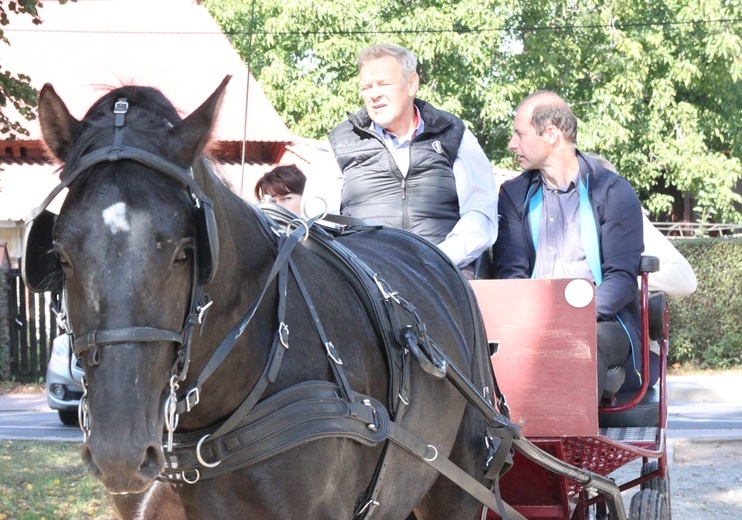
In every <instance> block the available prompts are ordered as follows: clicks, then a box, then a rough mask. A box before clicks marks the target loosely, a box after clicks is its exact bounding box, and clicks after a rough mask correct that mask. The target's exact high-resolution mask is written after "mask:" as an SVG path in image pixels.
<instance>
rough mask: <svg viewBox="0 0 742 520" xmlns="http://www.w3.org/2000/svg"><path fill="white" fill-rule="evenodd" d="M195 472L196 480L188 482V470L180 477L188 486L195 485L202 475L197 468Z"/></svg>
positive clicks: (194, 469)
mask: <svg viewBox="0 0 742 520" xmlns="http://www.w3.org/2000/svg"><path fill="white" fill-rule="evenodd" d="M207 437H208V435H207ZM219 462H221V461H219ZM193 471H195V472H196V478H194V479H193V480H188V477H186V470H183V472H182V473H181V474H180V477H181V478H182V479H183V482H185V483H186V484H195V483H196V482H198V481H199V480H200V479H201V473H200V472H199V471H198V470H197V469H196V468H193Z"/></svg>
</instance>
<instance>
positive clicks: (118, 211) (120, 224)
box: [103, 202, 131, 235]
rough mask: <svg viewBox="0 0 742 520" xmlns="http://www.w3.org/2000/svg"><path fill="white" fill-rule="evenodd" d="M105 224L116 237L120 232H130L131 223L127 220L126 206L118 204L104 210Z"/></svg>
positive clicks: (121, 203)
mask: <svg viewBox="0 0 742 520" xmlns="http://www.w3.org/2000/svg"><path fill="white" fill-rule="evenodd" d="M103 222H105V223H106V226H108V229H110V230H111V233H113V234H114V235H115V234H116V233H118V232H119V231H129V230H130V229H131V227H130V226H129V221H128V220H127V219H126V204H125V203H123V202H117V203H116V204H113V205H112V206H109V207H108V208H106V209H104V210H103Z"/></svg>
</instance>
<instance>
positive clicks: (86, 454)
mask: <svg viewBox="0 0 742 520" xmlns="http://www.w3.org/2000/svg"><path fill="white" fill-rule="evenodd" d="M82 462H83V464H84V465H85V468H86V469H87V470H88V473H90V474H91V475H93V476H94V477H99V476H100V474H101V471H100V468H98V466H97V465H96V464H95V462H94V461H93V454H92V453H91V452H90V448H88V445H87V444H85V445H83V447H82Z"/></svg>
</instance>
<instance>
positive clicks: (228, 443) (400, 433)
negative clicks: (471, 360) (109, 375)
mask: <svg viewBox="0 0 742 520" xmlns="http://www.w3.org/2000/svg"><path fill="white" fill-rule="evenodd" d="M264 209H265V210H266V211H267V212H269V213H270V216H271V217H273V218H272V219H271V218H268V217H267V216H265V215H261V214H259V215H258V216H259V219H258V220H259V221H260V222H261V223H262V225H264V226H267V227H268V228H269V229H270V230H271V232H273V233H274V234H276V235H277V236H278V237H279V238H278V254H277V257H276V261H275V262H274V265H273V268H272V269H271V272H270V274H269V275H268V278H267V280H266V282H265V283H264V289H263V291H262V293H261V294H260V296H259V297H258V298H257V299H256V300H255V301H254V302H253V304H252V305H251V306H250V309H248V311H247V312H246V313H245V314H244V315H243V318H242V319H241V320H240V321H239V322H238V323H237V324H236V325H235V327H234V328H233V329H232V331H231V332H230V333H229V334H228V335H227V338H225V340H224V342H223V343H222V345H220V346H219V348H217V350H216V352H215V354H214V355H213V357H212V358H211V360H210V361H209V362H208V363H207V366H206V368H205V369H204V370H203V371H202V373H201V375H199V376H198V377H197V378H196V380H195V381H194V383H193V384H192V385H191V387H190V388H189V389H187V390H186V391H185V392H183V394H182V395H181V397H180V398H179V400H178V410H179V411H180V410H183V411H185V410H186V409H188V408H189V407H190V406H192V405H193V404H194V403H189V396H193V395H198V389H199V388H200V385H201V384H203V382H204V381H205V380H206V378H208V376H209V375H210V374H211V373H212V372H213V369H215V368H216V367H217V366H218V365H219V363H220V362H221V360H223V359H224V358H225V357H226V355H227V353H228V352H229V351H230V350H231V348H232V346H233V345H234V344H235V343H236V340H237V338H238V337H239V334H241V331H243V330H244V329H245V327H246V326H247V323H248V322H249V321H250V319H251V318H252V316H253V315H254V312H255V310H256V309H257V307H258V305H259V304H260V301H261V300H262V297H263V295H264V294H265V291H266V289H267V287H268V286H269V284H270V283H271V281H272V280H273V279H274V277H275V276H278V292H279V298H278V302H279V303H278V323H279V330H278V331H277V332H276V335H275V339H274V342H273V345H272V347H271V353H270V354H269V359H268V361H267V363H266V366H265V368H264V370H263V373H262V374H261V377H260V378H259V380H258V382H257V383H256V384H255V386H254V387H253V389H252V390H251V392H250V393H249V395H248V396H247V398H246V399H245V400H244V401H243V403H242V404H241V405H240V406H239V407H238V408H237V409H236V410H235V411H234V412H233V413H232V414H231V416H230V417H229V418H228V419H227V420H226V421H224V422H222V423H220V424H217V425H213V426H212V427H210V428H206V429H204V430H201V431H196V432H189V433H175V435H174V442H173V446H172V450H171V451H168V452H167V453H166V459H167V462H166V467H165V470H164V472H163V476H164V477H165V478H167V479H168V480H170V481H172V482H187V483H194V482H196V481H198V480H200V479H208V478H213V477H216V476H219V475H223V474H225V473H227V472H229V471H233V470H235V469H239V468H243V467H246V466H248V465H250V464H254V463H256V462H260V461H262V460H266V459H268V458H270V457H273V456H275V455H278V454H279V453H282V452H283V451H285V450H288V449H290V448H294V447H297V446H300V445H302V444H304V443H307V442H309V441H313V440H317V439H320V438H327V437H345V438H350V439H353V440H356V441H358V442H360V443H362V444H365V445H368V446H376V445H379V444H380V443H382V442H385V441H386V442H393V443H395V444H397V445H399V446H401V447H402V448H404V449H405V450H407V451H409V452H410V453H412V454H413V455H415V456H417V457H418V458H420V459H421V460H423V461H425V462H426V463H428V464H430V465H431V466H432V467H434V468H435V469H436V470H438V471H439V472H441V473H443V474H444V475H446V476H447V477H448V478H450V479H451V480H453V481H454V482H455V483H456V484H458V485H459V486H461V487H462V488H463V489H465V490H466V491H467V492H469V493H470V494H472V495H473V496H474V497H475V498H477V499H478V500H480V502H482V503H483V504H485V505H486V506H487V507H490V508H496V509H497V510H499V511H501V512H502V513H503V514H509V515H510V517H511V518H512V517H516V518H517V517H518V514H517V513H516V512H515V511H514V510H511V509H510V508H509V507H508V506H507V505H506V504H504V503H503V502H502V501H501V500H500V498H499V493H496V494H494V495H493V494H492V492H491V491H490V490H489V489H487V488H486V487H485V486H483V485H482V484H480V483H479V482H478V481H477V480H475V479H474V478H472V477H471V476H469V475H468V474H466V473H465V472H463V471H462V470H461V469H459V468H458V467H457V466H455V465H454V464H453V463H452V462H450V460H448V459H447V458H446V457H444V456H443V455H442V454H440V453H438V452H437V449H436V448H435V447H434V446H430V445H428V444H427V443H425V442H424V441H423V440H421V439H420V438H418V437H417V436H416V435H414V434H413V433H411V432H409V431H408V430H406V429H405V428H403V427H402V426H400V421H401V418H402V416H403V414H404V411H405V409H406V406H407V404H408V396H409V371H408V369H409V363H410V357H412V358H413V359H415V360H416V361H417V362H418V363H420V365H421V366H422V367H423V368H424V369H425V370H426V371H427V372H428V373H430V374H431V375H433V376H435V377H439V378H443V377H448V378H449V379H450V380H451V382H452V383H453V384H454V386H456V387H457V388H458V389H459V390H460V391H461V392H462V393H463V394H464V395H465V396H466V397H467V399H469V400H470V401H472V402H475V406H477V408H478V409H479V410H480V411H484V412H485V415H486V417H487V421H488V423H489V424H490V426H489V427H488V430H489V431H488V439H489V443H490V445H491V446H492V450H491V453H490V457H489V460H488V467H487V468H485V470H486V473H487V477H488V478H490V479H492V480H496V479H497V478H498V477H499V475H500V473H501V471H502V470H503V468H505V467H507V465H506V460H507V458H508V456H509V454H510V443H511V442H512V438H513V436H514V435H517V427H515V426H514V425H512V424H511V423H510V422H509V421H508V420H507V419H505V418H504V417H502V416H501V415H500V414H499V413H498V412H497V411H496V410H495V408H494V406H493V405H492V404H491V403H490V402H489V401H487V400H486V399H485V398H483V397H482V395H481V394H480V392H479V391H478V390H477V389H476V388H475V387H474V386H473V385H472V383H471V382H470V381H469V380H468V379H467V378H466V377H465V376H464V375H463V374H462V373H461V372H460V371H459V370H458V368H457V367H456V366H455V365H453V363H451V361H450V360H449V359H447V357H446V356H445V354H444V353H443V352H442V351H441V350H440V349H439V348H438V347H437V346H436V345H435V344H434V343H433V342H432V341H431V340H430V339H429V338H428V337H427V334H426V333H425V327H424V324H423V323H422V322H421V321H420V319H419V317H418V316H417V312H416V311H415V309H414V307H413V306H412V305H410V304H409V303H408V302H406V301H404V300H403V299H401V298H399V297H398V296H397V295H396V294H395V293H394V292H393V291H392V290H391V289H390V288H388V287H387V286H386V284H385V282H384V281H383V280H381V279H380V278H379V277H378V276H377V275H376V274H375V273H374V272H373V271H372V270H371V269H370V268H369V267H368V266H367V265H366V264H364V263H363V262H362V261H361V260H360V259H358V258H357V257H356V256H355V255H354V254H353V253H352V252H351V251H350V250H348V249H347V248H345V247H343V246H342V245H341V244H340V243H339V242H338V241H337V240H334V237H333V236H332V235H331V234H329V233H328V232H327V231H326V229H325V228H322V227H319V226H317V225H313V222H311V221H310V222H309V223H305V224H300V225H299V226H298V227H296V228H295V229H294V230H293V231H292V232H290V233H288V234H286V233H282V231H281V230H283V229H289V228H291V226H292V222H294V223H296V220H293V219H294V218H295V217H292V216H291V215H289V214H287V213H284V212H282V211H281V210H280V209H277V208H276V207H275V206H274V205H270V206H265V205H264ZM294 225H296V224H294ZM305 225H306V227H304V226H305ZM345 231H346V232H354V230H353V229H352V227H349V228H347V229H346V230H345ZM410 235H411V234H410ZM411 236H414V235H411ZM300 241H303V246H304V247H307V248H308V249H310V250H312V251H314V252H315V253H317V254H318V255H320V256H322V257H323V258H325V259H326V260H327V261H330V262H331V263H332V265H334V266H335V267H336V268H338V270H339V271H340V272H342V273H343V275H344V276H345V278H346V279H347V280H348V281H349V283H350V284H351V286H353V287H354V289H355V291H356V293H357V295H358V297H359V299H360V301H362V302H363V304H364V306H365V307H366V309H367V312H368V313H369V316H371V317H372V318H373V320H372V321H373V322H374V323H375V326H376V328H377V332H378V334H379V336H380V337H381V338H383V340H384V344H385V347H386V348H385V350H386V356H387V363H388V366H389V374H390V378H389V379H390V390H391V391H390V392H389V396H390V399H389V402H388V403H387V405H386V406H385V405H383V404H382V403H379V402H378V401H376V400H375V399H373V398H371V397H369V396H366V395H362V394H358V393H356V392H354V391H353V390H352V389H351V388H350V385H349V384H348V381H347V378H346V377H345V374H344V371H343V365H342V360H340V358H339V357H338V354H337V352H336V350H335V349H334V346H333V345H332V343H331V342H330V341H329V340H328V339H327V337H326V335H325V333H324V329H323V327H322V324H321V322H320V321H319V318H318V317H317V315H316V312H315V310H314V304H313V303H312V300H311V298H310V296H309V294H308V292H307V291H306V288H305V286H304V283H303V281H302V277H301V274H300V273H299V271H298V269H297V268H296V266H295V264H294V262H293V261H292V259H291V251H292V250H293V249H294V248H295V247H296V246H297V245H298V244H299V242H300ZM289 271H290V272H291V275H292V276H293V277H294V280H295V281H296V283H297V285H298V287H299V289H300V292H301V293H302V296H303V298H304V300H305V303H306V305H307V307H308V308H309V309H310V312H311V314H312V316H313V318H314V322H315V327H316V329H317V332H318V334H319V335H320V338H321V339H322V342H323V344H324V345H325V347H326V350H327V358H328V362H329V363H330V366H331V367H332V368H333V373H334V379H335V381H334V382H327V381H306V382H304V383H301V384H298V385H295V386H293V387H290V388H288V389H286V390H284V391H282V392H279V393H278V394H275V395H273V396H271V397H270V398H267V399H265V400H263V401H260V398H261V395H262V393H263V392H264V391H265V389H266V388H267V386H268V385H269V384H270V383H271V382H273V381H274V380H275V378H276V376H277V374H278V371H279V369H280V364H281V360H282V358H283V353H284V352H285V350H286V348H287V347H288V345H287V337H286V335H285V333H284V332H283V330H284V327H285V325H284V314H285V308H286V288H287V277H288V273H289ZM463 283H466V282H465V281H463ZM471 303H472V304H474V302H471ZM403 323H404V324H405V325H402V324H403ZM387 452H388V450H387V449H384V450H383V454H382V457H381V458H380V460H379V463H378V466H377V469H376V471H375V475H374V478H373V480H372V482H371V483H370V484H369V486H368V488H367V491H366V493H365V494H364V496H363V497H361V498H360V499H359V500H358V504H357V508H356V514H355V518H358V519H362V518H363V519H366V518H369V517H370V516H371V514H372V513H373V510H374V507H375V506H376V505H378V502H377V498H378V494H379V491H380V487H381V482H382V480H383V477H384V468H386V467H387V464H385V458H386V456H387ZM495 489H496V488H495Z"/></svg>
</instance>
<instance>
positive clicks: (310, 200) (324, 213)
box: [301, 195, 330, 220]
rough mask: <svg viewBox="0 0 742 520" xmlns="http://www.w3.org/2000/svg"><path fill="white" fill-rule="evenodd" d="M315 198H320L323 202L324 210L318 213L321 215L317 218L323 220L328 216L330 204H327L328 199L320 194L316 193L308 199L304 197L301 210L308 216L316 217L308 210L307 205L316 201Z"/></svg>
mask: <svg viewBox="0 0 742 520" xmlns="http://www.w3.org/2000/svg"><path fill="white" fill-rule="evenodd" d="M315 200H319V201H320V202H322V206H323V208H322V211H321V212H319V213H318V214H319V215H320V216H319V218H318V219H317V220H322V219H323V218H325V217H326V216H327V213H328V211H329V210H330V205H329V204H327V201H326V200H325V199H323V198H322V197H320V196H319V195H315V196H314V197H312V198H310V199H308V200H307V199H302V201H301V212H302V214H303V215H304V216H305V217H307V218H314V216H313V215H310V214H309V213H308V212H307V206H308V205H309V204H310V203H312V202H314V201H315Z"/></svg>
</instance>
